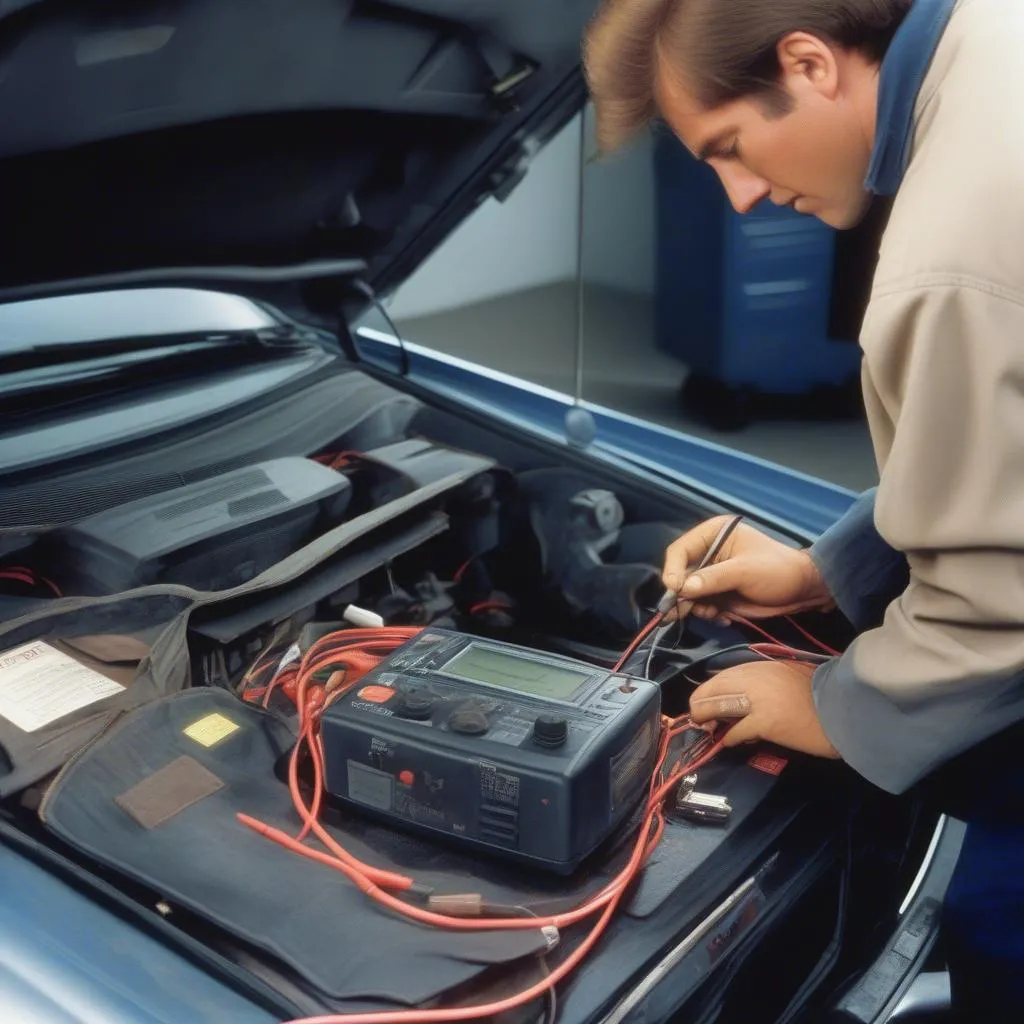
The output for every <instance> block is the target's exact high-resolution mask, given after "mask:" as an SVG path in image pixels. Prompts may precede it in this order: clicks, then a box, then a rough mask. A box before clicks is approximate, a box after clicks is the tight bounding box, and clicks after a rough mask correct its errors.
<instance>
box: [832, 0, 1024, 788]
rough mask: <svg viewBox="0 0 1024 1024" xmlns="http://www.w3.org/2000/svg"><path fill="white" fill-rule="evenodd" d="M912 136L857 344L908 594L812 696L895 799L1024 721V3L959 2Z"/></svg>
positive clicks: (861, 766)
mask: <svg viewBox="0 0 1024 1024" xmlns="http://www.w3.org/2000/svg"><path fill="white" fill-rule="evenodd" d="M914 124H915V126H914V131H913V136H912V139H913V142H912V149H911V154H910V160H909V163H908V165H907V170H906V173H905V175H904V177H903V182H902V184H901V186H900V188H899V192H898V193H897V196H896V199H895V203H894V206H893V211H892V216H891V219H890V221H889V225H888V227H887V229H886V233H885V237H884V239H883V242H882V247H881V253H880V259H879V264H878V268H877V271H876V276H875V280H874V284H873V289H872V294H871V300H870V305H869V308H868V312H867V315H866V318H865V323H864V327H863V332H862V338H861V345H862V348H863V350H864V368H863V383H864V396H865V402H866V407H867V414H868V420H869V424H870V428H871V436H872V440H873V443H874V446H875V451H876V455H877V459H878V464H879V468H880V471H881V482H880V485H879V487H878V490H877V495H876V496H875V501H874V523H875V526H876V528H877V532H878V534H879V535H880V536H881V538H882V539H883V540H884V541H885V543H886V544H887V545H889V547H890V548H892V549H894V550H895V551H897V552H900V553H902V554H903V555H905V559H906V562H905V565H906V567H909V580H908V582H907V585H906V589H904V590H903V591H902V593H901V594H899V596H897V597H896V598H895V599H894V600H893V601H892V602H891V604H889V606H888V608H887V610H886V612H885V616H884V621H883V622H882V623H881V624H880V625H878V626H877V627H876V628H873V629H870V630H868V631H867V632H864V633H863V634H861V636H860V637H859V638H858V639H857V640H856V641H855V642H854V644H853V645H852V647H851V649H850V650H849V651H848V652H847V654H846V655H845V656H844V657H843V658H842V659H839V660H838V661H836V662H833V663H831V664H830V665H828V666H827V667H826V668H824V669H822V670H820V671H819V672H818V673H817V675H816V679H815V692H816V699H817V703H818V709H819V714H820V715H821V719H822V722H823V724H824V726H825V729H826V731H827V732H828V733H829V735H830V737H831V738H832V741H833V743H835V745H836V747H837V748H838V749H839V751H840V752H841V753H842V754H843V755H844V757H845V758H846V759H847V760H848V761H849V762H850V763H851V764H852V765H853V766H854V767H855V768H857V769H858V770H859V771H861V772H862V774H864V775H866V776H867V777H868V778H871V779H873V780H874V781H875V782H877V783H878V784H879V785H881V786H883V787H885V788H887V789H890V790H893V791H900V790H902V789H904V788H906V787H907V786H908V785H910V784H911V783H913V782H914V781H916V780H917V779H918V778H920V777H921V776H922V775H924V774H926V773H927V772H928V771H930V770H931V769H932V768H934V767H935V766H936V765H938V764H939V763H941V762H942V761H943V760H945V759H947V758H948V757H950V756H952V755H953V754H955V753H958V752H959V751H961V750H963V749H965V748H966V747H967V746H970V745H973V744H974V743H976V742H978V741H979V740H981V739H984V738H985V737H987V736H989V735H991V734H993V733H994V732H997V731H999V730H1000V729H1002V728H1003V727H1005V726H1007V725H1009V724H1012V723H1013V722H1015V721H1017V720H1019V719H1021V718H1024V684H1022V681H1021V680H1022V673H1024V0H961V2H960V3H959V4H958V5H957V7H956V9H955V11H954V13H953V15H952V18H951V20H950V21H949V24H948V26H947V27H946V29H945V32H944V34H943V36H942V39H941V41H940V43H939V46H938V49H937V50H936V52H935V55H934V57H933V59H932V63H931V65H930V67H929V70H928V72H927V75H926V77H925V79H924V82H923V85H922V87H921V89H920V91H919V93H918V99H917V104H916V107H915V119H914ZM845 529H846V532H847V539H849V535H850V524H846V526H845ZM838 533H839V535H840V536H841V535H842V533H843V528H840V529H839V531H838ZM822 547H823V549H824V551H825V554H824V555H822V557H821V560H820V561H819V564H822V565H823V569H825V566H828V565H829V564H830V558H832V557H833V552H834V550H835V539H834V538H832V539H826V540H825V541H824V542H823V545H822ZM855 550H856V545H854V546H853V547H847V552H848V555H850V556H851V557H855V554H854V552H855ZM858 571H862V572H863V571H864V569H863V566H861V567H860V568H859V570H858ZM825 573H826V579H828V578H829V571H828V570H827V569H825ZM842 589H843V584H842V583H840V584H839V590H842ZM840 604H841V605H842V604H843V601H842V600H840Z"/></svg>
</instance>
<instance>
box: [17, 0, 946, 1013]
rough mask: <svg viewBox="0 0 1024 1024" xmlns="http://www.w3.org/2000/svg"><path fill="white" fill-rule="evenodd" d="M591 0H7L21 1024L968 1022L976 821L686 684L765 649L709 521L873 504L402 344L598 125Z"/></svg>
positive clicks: (784, 638)
mask: <svg viewBox="0 0 1024 1024" xmlns="http://www.w3.org/2000/svg"><path fill="white" fill-rule="evenodd" d="M593 6H594V5H593V3H592V2H588V0H566V2H563V3H561V4H557V5H555V4H552V3H551V2H550V0H518V2H517V3H515V4H512V3H509V4H505V5H500V6H498V5H481V4H479V3H474V2H470V0H403V2H401V3H387V4H385V3H377V2H369V0H368V2H365V3H362V2H360V3H340V2H338V0H308V2H305V3H302V4H288V5H285V4H281V3H278V2H275V0H250V2H249V3H247V4H245V5H237V4H231V3H228V2H227V0H203V2H200V0H178V2H174V3H163V4H152V5H150V4H136V5H131V6H125V5H110V4H100V3H85V4H77V5H67V4H60V3H57V2H55V0H34V2H33V0H20V2H13V3H8V4H6V5H5V6H4V10H3V13H2V15H0V40H2V43H3V45H2V47H0V96H2V97H3V98H4V100H5V103H4V107H3V109H4V116H3V121H2V128H0V186H2V187H0V197H2V198H0V203H2V204H3V223H4V226H5V230H4V242H5V244H4V248H3V253H2V255H0V398H2V402H3V410H4V412H3V417H2V420H0V526H2V530H0V877H2V879H3V885H2V889H0V939H2V944H0V950H2V952H0V1006H2V1007H3V1010H4V1016H5V1019H7V1020H11V1021H18V1022H19V1024H20V1022H26V1024H27V1022H29V1021H32V1022H35V1021H54V1022H56V1021H83V1022H84V1021H96V1020H102V1021H104V1022H114V1021H125V1022H132V1024H134V1022H139V1024H141V1022H143V1021H152V1020H161V1021H174V1022H178V1021H181V1022H189V1024H193V1022H199V1021H218V1022H219V1021H239V1022H242V1021H245V1022H249V1021H251V1022H254V1024H256V1022H265V1021H274V1020H278V1021H281V1020H291V1019H309V1018H318V1019H324V1020H334V1019H337V1020H339V1021H344V1020H348V1019H356V1020H360V1021H362V1020H385V1019H386V1020H396V1021H403V1020H413V1019H416V1020H455V1019H473V1018H474V1017H475V1018H477V1019H485V1018H486V1019H490V1018H492V1017H493V1018H498V1016H499V1015H501V1019H508V1020H513V1019H515V1020H524V1021H525V1020H535V1019H546V1020H555V1019H557V1020H559V1021H563V1022H566V1024H592V1022H593V1024H597V1022H606V1024H618V1022H625V1021H632V1022H636V1021H652V1022H653V1021H673V1020H676V1021H687V1022H694V1024H696V1022H712V1021H723V1022H724V1021H739V1020H742V1021H750V1022H755V1021H757V1022H759V1021H766V1022H767V1021H780V1022H782V1021H797V1020H822V1019H828V1020H834V1021H837V1022H839V1021H843V1022H846V1021H849V1022H857V1021H860V1022H879V1024H881V1022H883V1021H886V1020H901V1019H902V1020H910V1019H918V1020H920V1019H924V1018H923V1016H922V1015H923V1014H926V1013H930V1012H932V1011H933V1010H940V1009H941V1008H942V1006H943V1005H944V1003H946V1002H948V984H947V983H946V982H945V980H944V975H943V974H942V971H941V959H937V958H936V951H937V948H938V947H937V946H936V934H937V918H938V908H939V907H940V905H941V900H942V896H943V893H944V891H945V888H946V885H947V884H948V880H949V877H950V874H951V871H952V868H953V865H954V864H955V861H956V857H957V854H958V851H959V845H960V841H961V838H962V834H963V826H962V825H961V824H960V823H959V822H957V821H955V820H953V819H951V818H948V817H946V816H944V815H942V814H940V813H939V812H938V811H936V810H935V809H934V807H933V806H932V805H931V803H930V801H929V800H927V799H926V797H925V796H924V795H923V794H922V793H921V792H918V791H914V792H911V793H909V794H906V795H904V796H901V797H892V796H888V795H886V794H882V793H880V792H878V791H876V790H874V789H872V788H871V787H870V786H868V785H867V784H866V783H864V782H863V781H862V780H860V779H858V778H857V777H855V776H854V775H853V774H852V773H851V772H849V771H848V770H847V769H846V768H845V767H844V766H842V765H837V764H831V763H829V764H824V763H814V762H811V761H809V760H807V759H804V758H801V757H799V756H795V755H793V754H791V753H790V752H787V751H781V750H777V749H767V748H757V749H754V750H742V751H732V752H729V751H721V750H719V747H718V745H717V739H718V738H719V737H718V735H717V734H713V735H709V734H707V733H704V732H701V731H700V730H694V729H692V728H689V727H688V725H687V723H686V721H685V718H684V717H683V716H684V715H685V710H686V705H687V697H688V694H689V692H690V690H691V688H692V685H693V684H694V683H695V682H699V681H700V680H701V679H702V678H705V677H706V675H707V673H708V672H710V671H713V670H714V668H715V667H716V666H719V667H720V666H722V665H725V664H727V663H729V659H730V658H735V657H739V658H748V657H761V656H765V655H764V653H763V651H762V652H760V653H759V652H758V651H757V640H756V638H755V637H754V636H753V634H752V633H751V632H750V631H749V630H748V627H747V626H744V625H742V624H734V625H730V626H722V625H718V624H713V623H705V622H698V621H690V620H687V621H686V622H683V623H681V624H680V625H678V626H675V625H673V626H671V627H670V628H669V627H664V626H663V625H662V624H661V622H660V620H659V619H658V617H657V611H656V609H657V608H658V606H659V602H660V600H661V597H662V590H661V586H660V582H659V577H660V573H659V566H660V561H661V556H662V553H663V551H664V548H665V545H666V544H667V543H668V542H669V541H670V540H671V539H673V538H674V537H675V536H677V535H678V534H679V533H680V532H681V531H682V530H684V529H686V528H687V527H689V526H692V525H694V524H695V523H697V522H699V521H701V520H703V519H706V518H708V517H710V516H713V515H721V516H723V517H726V518H725V519H724V520H723V522H728V523H733V522H736V521H738V520H737V517H738V516H742V517H744V518H745V519H746V520H747V521H749V522H752V523H754V524H756V525H758V526H759V527H760V528H762V529H764V530H766V531H768V532H769V533H771V534H772V535H774V536H776V537H778V538H780V539H782V540H784V541H785V542H787V543H790V544H792V545H803V544H806V543H808V542H810V541H811V540H813V538H814V537H815V536H817V535H818V534H819V533H820V532H821V531H822V530H824V529H825V528H827V527H828V526H829V525H830V524H831V523H832V522H834V521H835V520H836V519H837V518H838V517H839V516H841V515H842V513H843V511H844V510H845V509H846V508H847V507H849V505H850V503H851V502H852V501H853V499H854V495H853V494H851V493H850V492H848V491H845V490H843V489H842V488H838V487H835V486H833V485H830V484H826V483H824V482H822V481H818V480H814V479H811V478H808V477H806V476H802V475H800V474H797V473H794V472H792V471H788V470H786V469H783V468H781V467H778V466H774V465H771V464H769V463H766V462H764V461H761V460H758V459H756V458H753V457H751V456H747V455H743V454H740V453H738V452H736V451H733V450H730V449H727V448H725V447H722V446H718V445H715V444H712V443H709V442H706V441H699V440H696V439H694V438H690V437H687V436H685V435H683V434H681V433H679V432H676V431H672V430H668V429H665V428H663V427H658V426H655V425H652V424H650V423H646V422H644V421H642V420H639V419H636V418H633V417H628V416H626V415H623V414H621V413H618V412H615V411H613V410H610V409H607V408H601V407H598V406H594V405H592V404H588V403H586V402H583V401H580V400H578V399H576V398H572V397H569V396H566V395H562V394H559V393H556V392H552V391H549V390H545V389H543V388H540V387H537V386H535V385H531V384H529V383H527V382H525V381H522V380H517V379H515V378H511V377H509V376H507V375H504V374H500V373H497V372H495V371H493V370H488V369H487V368H486V367H484V366H480V365H476V364H473V363H470V362H467V361H465V360H461V359H456V358H453V357H451V356H445V355H444V354H441V353H439V352H436V351H432V350H429V349H425V348H423V347H421V346H417V345H416V344H415V343H413V342H412V341H409V340H406V339H403V338H401V337H400V335H399V333H398V332H397V331H391V332H385V331H381V330H380V329H378V328H376V327H373V326H370V323H369V320H368V319H367V317H368V313H369V312H370V311H371V310H374V309H377V310H383V312H384V314H385V318H386V307H385V306H384V305H383V302H382V299H381V297H382V296H384V297H386V296H387V295H388V294H389V293H390V292H391V291H393V290H394V289H395V288H396V287H397V286H398V285H400V284H401V282H402V281H404V280H406V279H407V277H408V276H409V275H410V274H411V273H412V272H413V270H415V268H416V267H417V266H419V265H420V264H421V263H422V262H423V261H424V260H425V259H426V258H427V257H428V256H429V254H430V253H431V252H432V251H433V250H434V249H435V248H436V247H437V246H438V245H439V244H440V242H441V241H442V240H443V239H444V238H445V237H446V236H447V235H448V234H449V233H450V232H451V231H452V230H453V229H454V228H455V227H456V226H457V225H458V224H459V223H460V222H462V221H463V220H464V219H465V217H466V216H467V215H468V214H469V213H470V212H471V211H472V210H473V209H474V208H475V207H476V206H477V205H478V204H479V203H480V202H481V201H482V200H483V199H484V198H485V197H488V196H498V197H499V198H500V197H504V196H507V195H508V194H509V193H510V192H511V190H512V189H513V188H514V187H515V185H516V184H517V183H518V181H520V180H522V178H523V176H524V175H525V174H526V173H528V169H529V162H530V159H531V158H532V156H533V155H534V154H535V153H536V152H537V151H538V150H539V149H540V148H541V147H542V146H543V144H544V142H545V141H547V140H548V139H550V138H551V137H553V135H554V134H555V133H556V132H557V131H558V130H559V129H560V128H561V127H562V126H563V125H564V124H566V123H567V122H568V121H569V119H571V118H572V117H573V116H574V115H575V114H576V112H577V111H578V110H579V108H580V106H581V105H582V103H583V102H584V101H585V89H584V85H583V81H582V77H581V74H580V67H579V40H580V37H581V35H582V32H583V28H584V26H585V24H586V20H587V18H588V17H589V15H590V14H591V13H592V9H593ZM645 623H646V624H647V625H646V626H645ZM763 625H765V626H766V627H767V628H768V630H769V632H770V633H771V634H772V637H773V641H772V642H773V643H774V644H776V645H777V646H776V648H775V649H776V650H779V649H781V650H782V651H783V652H786V656H791V655H792V652H794V651H797V652H798V656H801V657H814V656H815V655H813V654H812V653H810V652H811V650H812V649H813V650H817V651H819V654H818V655H817V657H821V656H824V655H823V654H822V653H820V652H824V651H825V650H833V649H837V648H838V647H840V646H841V645H842V644H843V643H845V642H847V641H848V640H849V628H848V626H847V625H846V624H845V623H844V622H843V621H842V620H841V619H840V618H839V617H838V616H828V615H822V616H818V617H814V618H805V619H802V620H800V621H793V622H788V621H781V622H777V623H776V622H772V623H765V624H763ZM417 644H419V645H421V646H416V645H417ZM422 645H426V646H425V647H424V646H422ZM809 645H810V646H809ZM410 651H414V652H416V656H415V658H413V657H412V656H411V655H410V654H409V652H410ZM445 652H447V653H445ZM452 652H456V653H455V654H453V653H452ZM466 652H476V654H475V655H474V656H477V657H478V660H477V663H476V665H475V667H474V668H473V669H472V670H471V669H470V668H467V667H466V666H465V665H463V668H462V670H461V674H459V673H456V672H455V671H454V669H453V668H452V665H453V664H454V661H455V657H456V656H458V657H462V656H464V655H465V654H466ZM318 659H319V660H318ZM401 659H404V660H401ZM480 659H483V660H480ZM487 659H490V660H489V661H488V660H487ZM501 659H504V660H501ZM509 659H511V660H509ZM496 666H499V667H496ZM524 666H525V668H524ZM527 670H528V671H527ZM524 672H525V673H526V674H525V675H524V674H523V673H524ZM568 678H571V679H575V681H574V682H572V683H571V685H570V684H569V683H566V682H565V680H566V679H568ZM580 679H583V680H585V682H583V683H580V682H579V680H580ZM410 680H411V681H412V682H410ZM414 684H415V685H414ZM566 686H570V689H571V692H570V690H567V689H565V687H566ZM641 705H642V706H641ZM624 708H626V709H628V710H623V709H624ZM630 716H635V717H630ZM644 716H647V717H644ZM620 722H621V723H629V726H630V728H629V729H627V728H626V726H625V725H623V726H622V727H621V728H620V725H619V723H620ZM659 737H663V739H664V746H662V745H661V744H660V742H656V740H658V738H659ZM563 749H567V750H570V752H571V753H572V757H569V756H568V755H566V756H563V755H562V754H561V753H560V751H562V750H563ZM716 754H717V756H714V757H713V759H711V758H712V756H713V755H716ZM401 758H407V759H408V760H401ZM438 765H441V766H442V767H441V768H440V769H439V768H438ZM684 765H685V769H686V770H684ZM684 776H685V777H684ZM580 780H583V781H582V782H580ZM662 783H663V784H662ZM531 787H534V788H532V789H531ZM538 787H539V788H538ZM545 787H546V788H545ZM651 787H653V789H652V788H651ZM649 790H650V791H651V792H656V793H657V794H660V795H658V796H657V797H656V798H655V797H650V798H648V796H647V794H648V792H649ZM531 794H533V795H532V796H531ZM310 801H312V803H311V802H310ZM652 801H653V802H652ZM663 801H664V808H663V809H661V808H662V802H663ZM314 804H315V805H316V806H315V807H314V806H313V805H314ZM304 821H305V823H306V825H307V827H308V829H314V830H320V831H317V835H319V836H320V837H321V840H322V841H323V845H317V844H313V843H310V842H308V841H306V842H302V841H300V840H299V839H296V838H295V836H294V834H295V833H300V831H301V829H302V826H303V822H304ZM275 822H276V824H275ZM648 825H649V826H650V827H651V828H652V829H653V831H651V832H648V831H646V826H648ZM324 836H326V839H325V838H324ZM331 843H333V844H335V846H338V845H339V844H340V847H341V849H342V850H343V853H344V856H342V854H338V855H337V856H332V855H331V854H330V853H328V852H326V851H327V850H329V849H331V848H332V847H331V846H330V845H329V844H331ZM285 847H287V848H285ZM374 879H376V880H377V881H374V882H373V884H370V882H371V881H373V880H374ZM389 886H390V887H392V888H394V890H395V891H397V892H401V893H404V894H405V896H404V897H403V898H402V899H399V898H398V897H396V896H394V895H389V892H390V890H389V888H388V887H389ZM474 886H475V887H476V888H473V887H474ZM467 887H469V888H468V891H467ZM382 894H383V895H382ZM381 903H384V904H386V909H382V908H381V907H380V906H379V905H378V904H381ZM581 905H584V911H585V912H581V913H580V914H579V915H578V916H577V917H574V916H573V915H574V914H576V911H575V910H574V909H573V908H576V907H578V906H581ZM598 911H599V912H600V924H599V926H598V927H597V928H596V929H594V930H593V931H591V932H588V930H587V929H588V924H587V922H588V921H589V922H591V923H592V922H593V919H594V917H595V915H596V914H597V913H598ZM474 914H477V915H479V914H483V915H484V919H483V920H481V921H479V922H477V923H474V922H473V921H472V920H471V919H472V917H473V915H474ZM431 915H434V916H433V917H431ZM403 916H405V917H410V916H411V917H413V918H415V919H416V920H415V921H414V922H410V921H406V920H403V919H402V917H403ZM490 918H500V919H501V921H502V922H504V925H503V926H502V927H498V926H496V925H494V926H491V925H490V924H489V921H490ZM467 922H469V923H467ZM509 922H511V923H509ZM552 922H557V923H552ZM431 923H432V924H441V925H443V927H440V928H437V927H428V925H429V924H431ZM485 925H486V926H487V927H484V926H485ZM474 1007H475V1009H474ZM421 1011H426V1012H427V1015H426V1016H422V1015H420V1016H417V1014H418V1013H420V1012H421ZM367 1015H368V1016H367ZM915 1015H916V1016H915Z"/></svg>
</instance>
